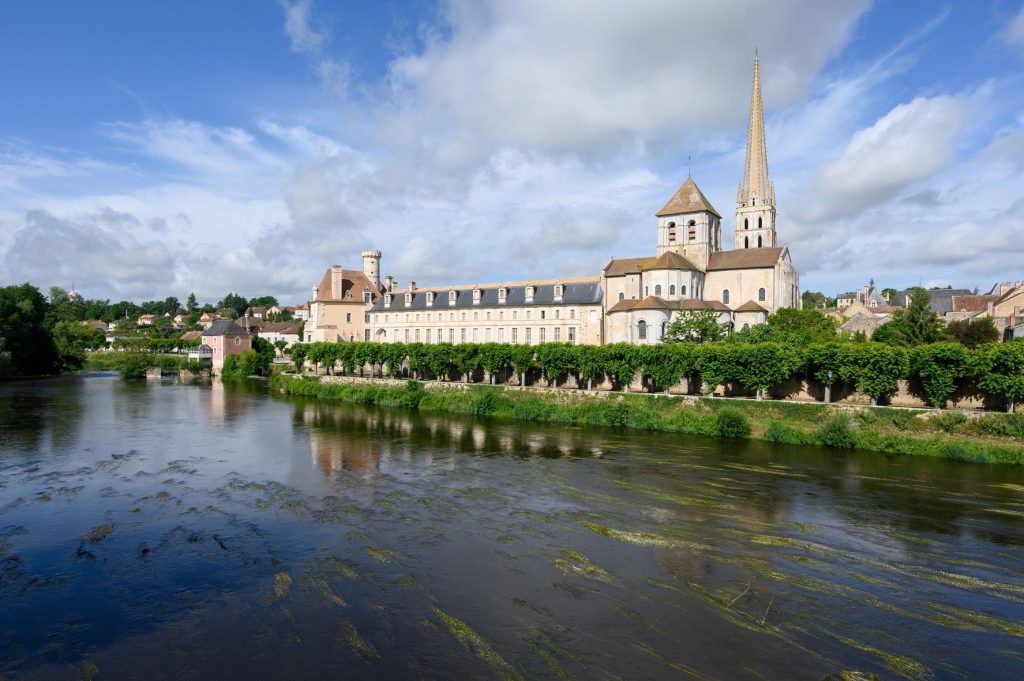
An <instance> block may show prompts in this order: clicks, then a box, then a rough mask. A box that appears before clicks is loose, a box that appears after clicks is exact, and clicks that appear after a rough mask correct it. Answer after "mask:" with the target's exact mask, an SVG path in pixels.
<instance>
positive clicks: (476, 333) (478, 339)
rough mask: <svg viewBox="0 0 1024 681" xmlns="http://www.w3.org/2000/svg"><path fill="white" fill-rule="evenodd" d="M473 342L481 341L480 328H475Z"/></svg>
mask: <svg viewBox="0 0 1024 681" xmlns="http://www.w3.org/2000/svg"><path fill="white" fill-rule="evenodd" d="M473 342H474V343H479V342H480V329H473Z"/></svg>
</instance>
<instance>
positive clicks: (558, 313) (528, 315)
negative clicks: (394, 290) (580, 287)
mask: <svg viewBox="0 0 1024 681" xmlns="http://www.w3.org/2000/svg"><path fill="white" fill-rule="evenodd" d="M538 312H539V315H540V316H539V317H538V319H544V320H546V319H561V318H562V310H561V308H557V307H556V308H555V309H554V310H543V309H542V310H539V311H538ZM549 312H553V313H554V316H553V317H552V316H549ZM403 315H404V317H405V318H404V319H403V318H402V317H403ZM430 315H431V313H430V312H427V313H425V315H424V316H425V317H426V319H425V321H428V322H429V321H442V320H443V319H444V313H443V312H438V313H437V317H436V319H431V317H430ZM484 315H485V317H484V319H485V320H486V321H490V320H491V311H490V310H487V311H486V312H485V313H484ZM390 317H391V315H389V314H384V318H383V321H382V322H381V321H379V322H378V323H383V324H386V323H388V322H389V321H391V319H390ZM479 319H480V313H479V312H478V311H476V310H474V311H473V319H472V321H477V320H479ZM497 319H498V320H504V319H505V311H504V310H498V316H497ZM511 319H513V320H517V319H519V310H512V315H511ZM523 319H533V310H525V316H524V317H523ZM568 319H576V308H574V307H571V308H569V316H568ZM367 321H369V320H367ZM394 321H396V322H399V321H406V322H418V321H420V313H419V312H416V313H411V312H404V313H403V312H396V313H395V315H394ZM448 321H450V322H454V321H455V313H454V312H449V313H448ZM460 321H464V322H465V321H470V320H468V319H467V317H466V313H465V312H462V313H461V318H460Z"/></svg>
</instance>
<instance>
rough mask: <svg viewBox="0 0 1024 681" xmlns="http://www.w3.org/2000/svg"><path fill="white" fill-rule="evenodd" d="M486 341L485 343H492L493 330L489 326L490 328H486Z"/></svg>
mask: <svg viewBox="0 0 1024 681" xmlns="http://www.w3.org/2000/svg"><path fill="white" fill-rule="evenodd" d="M484 342H485V343H490V342H491V330H490V329H489V328H488V329H484Z"/></svg>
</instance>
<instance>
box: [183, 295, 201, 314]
mask: <svg viewBox="0 0 1024 681" xmlns="http://www.w3.org/2000/svg"><path fill="white" fill-rule="evenodd" d="M198 309H199V303H198V302H197V301H196V294H195V293H189V294H188V298H187V299H186V300H185V311H186V312H188V313H189V314H192V313H193V312H195V311H196V310H198Z"/></svg>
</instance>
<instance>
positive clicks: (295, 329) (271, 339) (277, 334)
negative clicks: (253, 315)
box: [256, 322, 301, 348]
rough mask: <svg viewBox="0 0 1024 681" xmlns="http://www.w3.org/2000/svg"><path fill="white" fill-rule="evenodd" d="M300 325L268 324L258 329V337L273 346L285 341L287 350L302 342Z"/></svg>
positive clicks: (287, 323) (288, 323)
mask: <svg viewBox="0 0 1024 681" xmlns="http://www.w3.org/2000/svg"><path fill="white" fill-rule="evenodd" d="M299 331H300V329H299V325H298V324H293V323H291V322H268V323H266V324H262V325H260V326H259V327H258V329H257V331H256V335H257V336H258V337H260V338H262V339H263V340H265V341H267V342H268V343H270V344H271V345H275V344H276V343H277V342H278V341H284V343H285V348H290V347H291V346H292V345H294V344H295V343H298V342H299V341H300V340H301V336H300V335H299Z"/></svg>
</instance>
